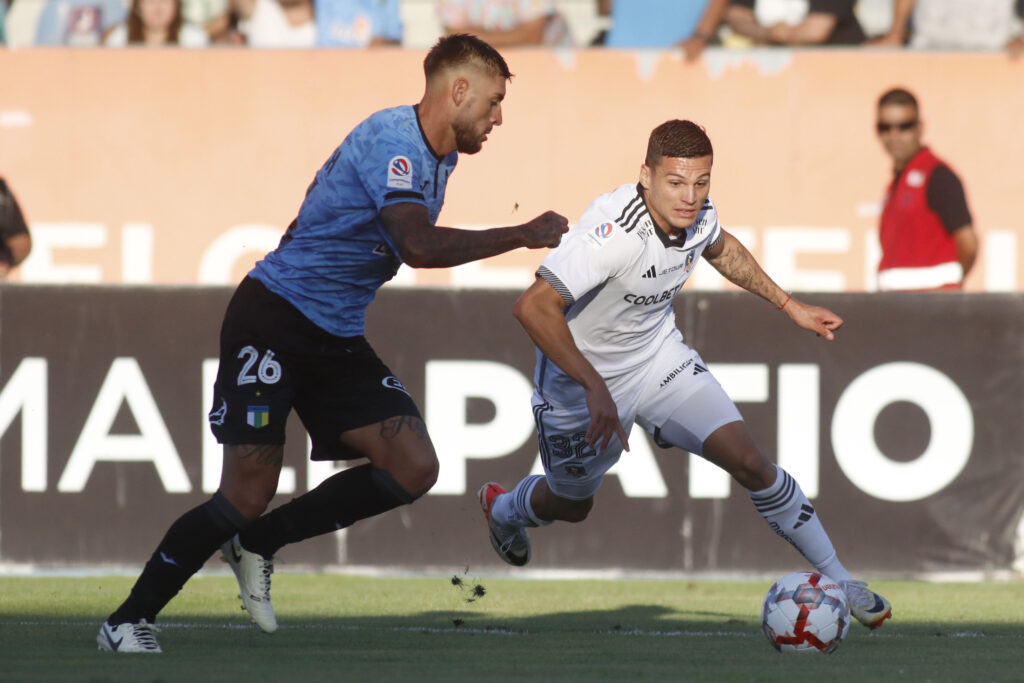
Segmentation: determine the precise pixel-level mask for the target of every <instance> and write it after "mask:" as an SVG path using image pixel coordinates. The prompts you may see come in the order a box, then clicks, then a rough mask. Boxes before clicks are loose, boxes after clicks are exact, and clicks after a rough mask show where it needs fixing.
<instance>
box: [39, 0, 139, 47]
mask: <svg viewBox="0 0 1024 683" xmlns="http://www.w3.org/2000/svg"><path fill="white" fill-rule="evenodd" d="M124 19H125V8H124V5H122V4H121V1H120V0H48V1H47V3H46V6H45V7H43V11H42V13H41V14H40V15H39V24H38V25H37V27H36V40H35V44H36V45H67V46H72V47H96V46H99V45H102V44H103V36H104V35H106V34H107V32H108V31H110V30H111V29H113V28H114V27H115V26H117V25H118V24H120V23H121V22H122V21H124Z"/></svg>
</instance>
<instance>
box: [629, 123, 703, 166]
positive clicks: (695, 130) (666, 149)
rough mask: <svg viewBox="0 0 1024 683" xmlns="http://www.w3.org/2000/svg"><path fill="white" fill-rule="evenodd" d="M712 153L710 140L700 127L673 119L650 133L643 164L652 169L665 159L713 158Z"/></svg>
mask: <svg viewBox="0 0 1024 683" xmlns="http://www.w3.org/2000/svg"><path fill="white" fill-rule="evenodd" d="M714 153H715V152H714V149H712V147H711V138H709V137H708V134H707V132H705V130H704V128H703V127H702V126H699V125H697V124H696V123H694V122H693V121H683V120H680V119H673V120H671V121H666V122H665V123H663V124H661V125H660V126H658V127H657V128H655V129H654V130H652V131H651V137H650V139H649V140H648V141H647V158H646V159H644V163H645V164H646V165H647V166H648V167H649V168H654V167H655V166H657V165H658V164H659V163H660V162H661V160H662V159H664V158H665V157H674V158H677V159H696V158H698V157H706V156H714Z"/></svg>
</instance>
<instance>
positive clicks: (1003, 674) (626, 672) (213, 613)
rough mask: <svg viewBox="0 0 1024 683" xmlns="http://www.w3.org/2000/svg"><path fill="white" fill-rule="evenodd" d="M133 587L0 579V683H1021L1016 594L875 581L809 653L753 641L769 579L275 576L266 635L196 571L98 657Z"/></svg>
mask: <svg viewBox="0 0 1024 683" xmlns="http://www.w3.org/2000/svg"><path fill="white" fill-rule="evenodd" d="M453 579H456V580H457V581H453ZM132 582H133V579H131V578H126V577H123V576H117V577H105V576H96V577H80V578H53V577H40V578H29V577H0V681H17V682H19V683H29V682H33V681H85V682H88V683H108V682H109V683H113V682H120V681H124V682H129V681H131V682H133V683H137V682H147V683H158V682H159V683H173V682H177V681H181V682H186V683H204V682H206V681H245V682H247V683H252V682H255V681H259V682H261V683H262V682H266V681H288V682H290V683H292V682H293V683H314V682H317V681H445V682H446V683H452V682H459V681H530V682H531V683H543V682H546V681H715V682H728V681H785V682H787V683H792V682H795V681H814V682H819V681H857V682H858V683H864V682H866V681H871V682H878V681H882V682H885V681H909V682H914V683H921V682H924V681H934V682H939V681H950V682H957V683H960V682H962V681H969V682H970V683H981V682H984V681H1021V680H1024V609H1022V605H1024V583H1022V582H1012V581H1011V582H1003V581H1000V582H984V583H927V582H921V581H875V582H873V583H872V587H873V588H875V589H876V590H878V591H879V592H881V593H883V594H885V595H886V596H887V597H888V598H889V599H890V600H891V601H892V603H893V610H894V618H893V619H892V620H891V621H889V622H887V623H886V625H885V626H884V627H883V628H881V629H879V630H878V631H875V632H870V631H868V630H867V629H865V628H863V627H861V626H860V625H859V624H856V623H855V624H854V625H853V626H851V628H850V633H849V635H848V636H847V639H846V641H845V642H844V643H843V645H842V647H840V648H839V650H838V651H837V652H836V653H835V654H833V655H829V656H826V655H819V654H812V655H780V654H778V653H776V652H775V651H774V650H773V649H772V648H771V646H770V645H769V644H768V642H767V641H766V640H765V639H764V637H763V635H762V634H761V632H760V615H759V609H760V604H761V599H762V597H763V595H764V592H765V591H766V590H767V588H768V586H769V585H770V583H771V581H710V580H703V579H701V580H696V579H693V580H685V579H680V580H667V579H636V580H626V579H621V580H620V579H615V580H612V579H578V580H573V579H558V580H546V579H545V580H541V579H515V578H507V577H506V576H505V575H502V576H500V577H498V578H494V577H489V576H487V575H474V574H473V573H471V572H470V573H465V574H463V573H460V574H455V575H452V576H427V577H415V578H401V577H366V576H352V575H336V574H301V573H279V574H277V575H275V577H274V588H273V595H274V603H275V606H276V609H277V614H278V619H279V621H280V624H281V627H280V629H279V630H278V632H277V633H274V634H273V635H267V634H264V633H262V632H261V631H259V630H258V629H257V628H256V627H255V626H254V625H252V624H251V623H250V622H249V621H248V618H247V615H246V614H245V613H244V612H242V611H241V610H240V602H239V601H238V599H237V598H236V597H235V596H236V592H237V591H236V589H237V586H236V585H235V583H234V579H233V577H231V576H230V575H223V574H203V575H200V576H198V577H196V578H195V579H193V580H192V581H191V582H189V584H188V585H187V586H186V587H185V589H184V590H183V591H182V593H181V594H180V595H179V596H178V597H177V598H176V599H175V600H174V601H173V602H171V604H170V605H169V606H168V608H167V609H166V610H165V611H164V612H163V614H162V615H161V617H160V620H159V626H160V627H161V629H162V631H161V633H160V634H159V640H160V643H161V646H162V647H163V649H164V653H163V654H161V655H124V654H118V655H114V654H112V653H108V652H99V651H97V649H96V644H95V637H96V632H97V630H98V628H99V626H100V623H101V622H102V621H103V619H104V618H105V617H106V615H107V614H108V613H109V612H110V611H111V610H112V609H113V608H114V607H115V606H116V605H117V604H118V602H120V600H121V599H123V598H124V596H125V595H126V594H127V592H128V590H129V588H130V587H131V584H132ZM458 582H461V585H455V584H456V583H458Z"/></svg>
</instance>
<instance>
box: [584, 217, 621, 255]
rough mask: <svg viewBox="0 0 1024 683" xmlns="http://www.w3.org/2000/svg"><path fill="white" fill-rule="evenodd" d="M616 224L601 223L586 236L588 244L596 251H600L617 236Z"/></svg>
mask: <svg viewBox="0 0 1024 683" xmlns="http://www.w3.org/2000/svg"><path fill="white" fill-rule="evenodd" d="M615 230H616V228H615V224H614V223H601V224H600V225H598V226H597V227H596V228H593V229H591V230H590V231H588V232H587V233H586V235H585V237H586V240H587V244H589V245H590V246H591V247H593V248H594V249H600V248H601V247H603V246H604V245H606V244H608V242H609V241H610V240H611V238H612V236H613V235H614V234H615Z"/></svg>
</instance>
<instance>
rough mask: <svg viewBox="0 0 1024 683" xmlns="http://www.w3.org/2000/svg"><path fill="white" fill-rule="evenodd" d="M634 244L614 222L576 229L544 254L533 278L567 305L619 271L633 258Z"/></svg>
mask: <svg viewBox="0 0 1024 683" xmlns="http://www.w3.org/2000/svg"><path fill="white" fill-rule="evenodd" d="M634 244H635V243H634V242H633V241H632V240H630V239H629V238H628V237H627V235H626V234H625V233H624V232H623V230H622V228H621V227H619V226H618V225H615V224H614V223H602V224H600V225H597V226H595V227H591V228H586V229H583V228H577V229H576V230H574V231H573V232H571V233H569V235H568V236H567V237H566V238H565V239H564V240H563V241H562V243H561V244H560V245H559V246H558V247H557V248H556V249H555V250H554V251H552V252H551V253H549V254H548V255H547V257H546V258H545V259H544V261H543V262H542V263H541V265H540V268H538V269H537V277H540V278H542V279H544V280H545V281H546V282H547V283H548V284H549V285H551V286H552V287H553V288H554V289H555V291H556V292H558V293H559V294H561V295H562V300H563V301H565V303H566V305H571V304H573V303H575V302H576V301H579V300H580V299H581V298H583V297H584V296H586V295H587V293H588V292H590V291H591V290H593V289H596V288H597V287H600V286H601V285H603V284H604V283H605V282H607V281H608V280H610V279H611V278H613V277H616V276H617V275H619V274H621V273H622V272H623V271H624V270H625V269H626V267H627V266H628V265H629V264H630V263H631V262H632V260H633V259H634V258H636V249H637V247H636V246H634Z"/></svg>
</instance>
